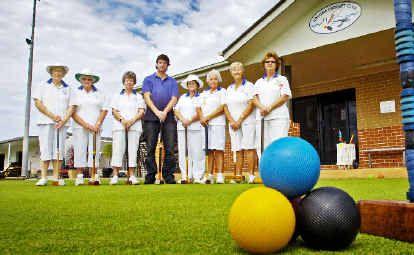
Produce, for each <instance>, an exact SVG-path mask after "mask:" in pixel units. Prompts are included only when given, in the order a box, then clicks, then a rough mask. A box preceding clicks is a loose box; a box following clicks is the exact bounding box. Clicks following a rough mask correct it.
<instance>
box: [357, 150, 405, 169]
mask: <svg viewBox="0 0 414 255" xmlns="http://www.w3.org/2000/svg"><path fill="white" fill-rule="evenodd" d="M398 151H401V152H402V153H403V162H404V164H405V147H386V148H375V149H366V150H361V152H366V153H368V166H369V168H372V159H371V154H373V153H379V152H398Z"/></svg>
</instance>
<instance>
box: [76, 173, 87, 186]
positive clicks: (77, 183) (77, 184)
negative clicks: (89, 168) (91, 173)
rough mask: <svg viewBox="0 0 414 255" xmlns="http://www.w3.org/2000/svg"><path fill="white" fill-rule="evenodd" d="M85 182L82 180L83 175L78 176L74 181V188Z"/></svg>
mask: <svg viewBox="0 0 414 255" xmlns="http://www.w3.org/2000/svg"><path fill="white" fill-rule="evenodd" d="M84 182H85V180H84V179H83V174H78V175H77V176H76V180H75V186H79V185H83V184H84Z"/></svg>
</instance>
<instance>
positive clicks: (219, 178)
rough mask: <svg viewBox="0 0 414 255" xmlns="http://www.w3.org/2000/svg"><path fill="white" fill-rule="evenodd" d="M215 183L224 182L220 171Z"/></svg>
mask: <svg viewBox="0 0 414 255" xmlns="http://www.w3.org/2000/svg"><path fill="white" fill-rule="evenodd" d="M216 183H217V184H224V176H223V174H222V173H219V174H217V178H216Z"/></svg>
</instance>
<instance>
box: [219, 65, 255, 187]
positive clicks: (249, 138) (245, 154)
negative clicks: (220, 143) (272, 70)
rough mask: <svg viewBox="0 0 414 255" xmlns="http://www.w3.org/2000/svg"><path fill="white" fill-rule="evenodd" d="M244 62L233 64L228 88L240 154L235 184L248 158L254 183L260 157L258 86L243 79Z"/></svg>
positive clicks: (232, 138)
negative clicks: (257, 152) (257, 107)
mask: <svg viewBox="0 0 414 255" xmlns="http://www.w3.org/2000/svg"><path fill="white" fill-rule="evenodd" d="M243 71H244V69H243V64H242V63H240V62H234V63H232V64H231V65H230V74H231V76H232V77H233V79H234V83H233V84H231V85H230V86H229V87H228V88H227V91H226V101H225V105H224V112H225V114H226V117H227V120H228V122H229V133H230V142H231V150H232V152H235V153H236V173H235V175H236V176H235V179H233V180H232V181H231V182H232V183H237V182H239V181H240V180H241V179H242V178H241V177H242V167H243V162H244V159H245V158H246V159H247V168H248V170H249V173H250V175H249V181H248V182H249V183H253V182H254V172H253V171H254V164H255V159H256V155H255V154H256V151H255V149H256V142H255V140H256V137H255V135H256V132H255V131H256V120H255V117H256V116H255V115H254V112H253V110H254V105H253V96H254V85H253V83H251V82H249V81H247V80H246V79H244V78H243Z"/></svg>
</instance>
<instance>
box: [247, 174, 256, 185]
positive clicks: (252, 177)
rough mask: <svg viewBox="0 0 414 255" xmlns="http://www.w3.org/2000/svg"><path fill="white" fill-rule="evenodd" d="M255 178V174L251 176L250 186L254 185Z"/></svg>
mask: <svg viewBox="0 0 414 255" xmlns="http://www.w3.org/2000/svg"><path fill="white" fill-rule="evenodd" d="M255 178H256V176H254V175H253V174H251V175H249V184H253V183H254V179H255Z"/></svg>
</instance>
